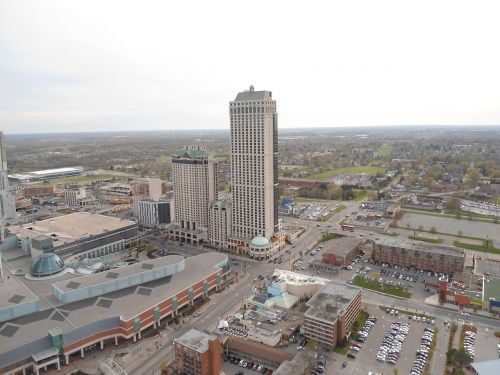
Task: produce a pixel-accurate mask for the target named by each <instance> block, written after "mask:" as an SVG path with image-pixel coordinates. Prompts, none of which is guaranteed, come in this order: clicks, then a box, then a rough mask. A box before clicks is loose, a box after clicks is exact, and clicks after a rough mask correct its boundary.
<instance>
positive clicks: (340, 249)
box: [323, 236, 363, 256]
mask: <svg viewBox="0 0 500 375" xmlns="http://www.w3.org/2000/svg"><path fill="white" fill-rule="evenodd" d="M362 243H363V241H361V240H360V239H359V238H356V237H352V236H348V237H339V238H334V239H332V240H330V241H327V242H325V243H324V244H323V247H324V248H325V250H324V253H323V254H335V255H342V256H345V255H346V254H348V253H349V252H350V251H352V249H354V248H355V247H357V246H359V245H361V244H362Z"/></svg>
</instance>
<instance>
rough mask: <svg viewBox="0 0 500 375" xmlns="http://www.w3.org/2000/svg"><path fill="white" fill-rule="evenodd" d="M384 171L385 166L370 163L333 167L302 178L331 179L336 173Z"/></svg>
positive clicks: (372, 173) (374, 173)
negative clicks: (357, 165)
mask: <svg viewBox="0 0 500 375" xmlns="http://www.w3.org/2000/svg"><path fill="white" fill-rule="evenodd" d="M385 172H386V169H385V168H382V167H373V166H370V165H367V166H361V167H345V168H335V169H331V170H329V171H326V172H323V173H317V174H313V175H311V176H306V177H304V178H306V179H308V180H319V181H326V180H331V178H332V177H334V176H338V175H346V174H359V173H368V174H371V175H373V176H375V175H376V174H377V173H382V174H384V173H385Z"/></svg>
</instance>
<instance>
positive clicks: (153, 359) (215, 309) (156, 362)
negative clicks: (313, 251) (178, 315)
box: [126, 250, 275, 375]
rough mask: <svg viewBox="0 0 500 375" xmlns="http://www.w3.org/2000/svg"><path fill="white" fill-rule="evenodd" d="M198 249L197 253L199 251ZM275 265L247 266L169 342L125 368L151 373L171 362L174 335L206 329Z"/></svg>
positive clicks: (230, 308)
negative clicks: (237, 277) (252, 283)
mask: <svg viewBox="0 0 500 375" xmlns="http://www.w3.org/2000/svg"><path fill="white" fill-rule="evenodd" d="M189 251H191V250H189ZM199 251H203V250H199ZM199 251H198V253H199ZM274 268H275V265H274V264H269V263H260V264H259V266H258V267H255V266H254V267H249V268H248V271H247V274H246V276H245V277H244V278H243V279H241V280H240V281H239V282H238V283H237V284H236V285H232V286H231V287H230V288H229V289H226V290H224V291H223V292H221V293H220V294H213V295H212V296H211V297H210V299H211V301H210V303H209V305H208V306H205V307H203V308H202V310H204V313H203V314H202V315H201V316H199V317H197V318H192V317H191V318H190V319H189V320H188V322H187V323H185V324H183V325H182V326H181V327H178V328H176V330H175V333H174V335H175V336H172V337H171V338H169V339H170V341H169V344H168V345H166V346H163V347H162V348H160V349H159V350H157V351H156V352H155V353H154V354H152V355H151V356H150V357H148V358H147V359H146V360H145V361H144V362H142V363H138V364H137V365H136V366H135V367H133V368H130V369H126V370H127V372H128V373H129V374H134V375H135V374H137V375H142V374H145V375H146V374H153V373H154V371H157V370H158V369H159V368H160V365H161V363H162V362H164V361H165V362H167V363H171V362H172V361H173V356H172V340H173V339H174V338H175V337H179V336H182V335H183V334H184V333H186V332H187V331H189V330H190V329H191V328H196V329H198V330H200V331H203V330H205V329H208V328H209V327H210V326H211V325H213V324H214V323H215V322H216V321H217V320H218V319H221V318H222V317H224V316H226V315H227V314H228V313H229V312H230V311H231V310H232V309H234V308H235V306H237V305H238V304H239V303H240V302H242V299H243V298H245V297H247V296H248V295H250V294H251V283H250V281H251V280H253V279H254V278H256V277H257V276H258V275H259V274H262V275H267V274H269V273H271V272H272V271H274Z"/></svg>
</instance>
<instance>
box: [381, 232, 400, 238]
mask: <svg viewBox="0 0 500 375" xmlns="http://www.w3.org/2000/svg"><path fill="white" fill-rule="evenodd" d="M379 234H383V235H384V236H392V237H397V236H399V233H398V232H379Z"/></svg>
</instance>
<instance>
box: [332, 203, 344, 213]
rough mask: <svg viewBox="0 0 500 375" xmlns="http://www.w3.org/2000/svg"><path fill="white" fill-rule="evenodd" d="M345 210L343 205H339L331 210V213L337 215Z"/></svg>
mask: <svg viewBox="0 0 500 375" xmlns="http://www.w3.org/2000/svg"><path fill="white" fill-rule="evenodd" d="M346 208H347V207H346V206H344V205H343V204H341V205H340V206H338V207H337V208H336V209H335V210H333V212H335V213H336V214H338V213H339V212H342V211H344V210H345V209H346Z"/></svg>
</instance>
